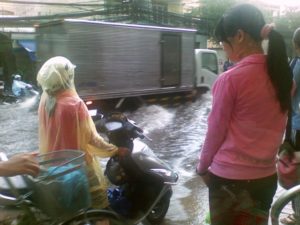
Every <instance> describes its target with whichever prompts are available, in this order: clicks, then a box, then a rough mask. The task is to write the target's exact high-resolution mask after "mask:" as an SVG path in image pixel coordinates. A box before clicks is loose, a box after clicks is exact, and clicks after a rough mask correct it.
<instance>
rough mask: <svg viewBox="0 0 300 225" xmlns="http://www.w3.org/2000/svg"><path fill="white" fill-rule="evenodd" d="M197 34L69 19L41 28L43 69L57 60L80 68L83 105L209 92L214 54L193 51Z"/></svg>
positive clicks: (78, 77)
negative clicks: (203, 89)
mask: <svg viewBox="0 0 300 225" xmlns="http://www.w3.org/2000/svg"><path fill="white" fill-rule="evenodd" d="M195 34H196V30H193V29H182V28H171V27H157V26H148V25H134V24H121V23H109V22H96V21H86V20H70V19H66V20H63V21H58V22H56V23H53V22H52V23H48V24H40V25H39V26H37V27H36V44H37V46H36V47H37V50H36V51H37V52H36V54H37V58H38V59H39V61H40V65H39V66H41V65H42V64H43V63H44V62H45V61H46V60H47V59H49V58H50V57H53V56H58V55H60V56H65V57H67V58H69V59H70V60H71V61H72V62H73V63H74V64H76V71H75V73H76V74H75V84H76V88H77V91H78V93H79V95H80V96H81V97H82V98H83V99H84V100H103V99H112V98H114V99H116V98H128V97H136V96H138V97H141V96H142V97H143V96H149V95H159V94H165V93H177V92H189V91H192V90H194V89H195V88H197V87H206V88H209V87H210V86H211V84H212V82H213V81H214V80H215V79H216V77H217V75H218V73H219V70H218V56H217V53H216V52H215V51H212V50H208V49H194V46H195Z"/></svg>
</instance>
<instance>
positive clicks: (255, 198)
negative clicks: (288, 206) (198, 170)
mask: <svg viewBox="0 0 300 225" xmlns="http://www.w3.org/2000/svg"><path fill="white" fill-rule="evenodd" d="M276 189H277V175H276V174H274V175H272V176H269V177H266V178H262V179H256V180H230V179H225V178H221V177H218V176H216V175H214V174H210V181H209V207H210V218H211V225H267V224H268V217H269V209H270V207H271V204H272V201H273V197H274V195H275V192H276Z"/></svg>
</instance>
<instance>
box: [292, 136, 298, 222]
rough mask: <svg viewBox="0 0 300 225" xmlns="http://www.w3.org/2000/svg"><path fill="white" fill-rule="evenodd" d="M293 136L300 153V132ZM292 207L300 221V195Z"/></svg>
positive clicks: (294, 200)
mask: <svg viewBox="0 0 300 225" xmlns="http://www.w3.org/2000/svg"><path fill="white" fill-rule="evenodd" d="M292 136H293V143H294V146H295V148H296V150H297V151H300V130H293V131H292ZM292 207H293V209H294V212H295V217H296V219H297V220H300V195H297V196H296V197H295V198H294V199H293V200H292Z"/></svg>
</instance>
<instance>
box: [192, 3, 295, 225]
mask: <svg viewBox="0 0 300 225" xmlns="http://www.w3.org/2000/svg"><path fill="white" fill-rule="evenodd" d="M215 34H216V37H217V39H218V40H219V41H220V42H221V43H222V45H223V48H224V51H225V52H226V54H227V56H228V57H229V59H230V60H231V61H233V62H234V63H235V66H233V67H232V68H230V69H229V70H228V71H226V72H224V73H223V74H222V75H220V77H219V78H218V79H217V81H216V82H215V84H214V86H213V88H212V95H213V101H212V110H211V112H210V115H209V118H208V130H207V134H206V138H205V141H204V144H203V146H202V149H201V153H200V157H199V163H198V165H197V173H198V174H199V175H200V176H201V177H202V178H203V180H204V182H205V183H206V184H207V186H208V188H209V205H210V213H211V224H212V225H219V224H220V225H237V224H240V225H242V224H243V225H247V224H249V225H255V224H267V223H268V215H269V213H268V212H269V209H270V206H271V203H272V199H273V196H274V194H275V192H276V189H277V176H276V154H277V151H278V147H279V146H280V144H281V142H282V139H283V134H284V131H285V125H286V121H287V111H288V109H289V107H290V104H291V89H292V76H291V71H290V69H289V65H288V59H287V55H286V49H285V44H284V41H283V38H282V36H281V35H280V34H279V33H278V32H277V31H275V30H274V29H273V26H272V25H268V24H266V23H265V21H264V18H263V15H262V13H261V12H260V11H259V10H258V9H257V8H256V7H254V6H252V5H249V4H241V5H237V6H235V7H233V8H232V9H230V10H229V11H228V12H227V13H226V14H224V15H223V17H222V18H221V19H220V21H219V23H218V25H217V27H216V30H215ZM263 39H268V40H269V46H268V53H267V55H265V54H264V51H263V48H262V40H263Z"/></svg>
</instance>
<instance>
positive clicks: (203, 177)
mask: <svg viewBox="0 0 300 225" xmlns="http://www.w3.org/2000/svg"><path fill="white" fill-rule="evenodd" d="M200 177H201V178H202V180H203V182H204V183H205V185H206V186H207V187H208V186H209V183H210V175H209V172H207V173H205V174H203V175H200Z"/></svg>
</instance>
